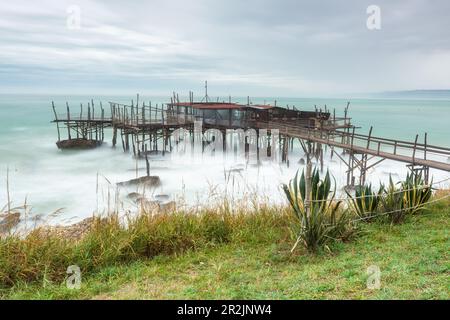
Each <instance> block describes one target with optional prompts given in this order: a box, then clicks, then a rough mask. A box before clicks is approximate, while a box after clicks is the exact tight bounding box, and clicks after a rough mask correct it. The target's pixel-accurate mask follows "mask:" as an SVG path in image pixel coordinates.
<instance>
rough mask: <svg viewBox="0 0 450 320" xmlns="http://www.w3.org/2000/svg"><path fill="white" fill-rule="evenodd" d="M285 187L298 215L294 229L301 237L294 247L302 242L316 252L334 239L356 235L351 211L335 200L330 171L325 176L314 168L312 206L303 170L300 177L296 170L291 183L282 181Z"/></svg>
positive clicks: (343, 238)
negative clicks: (344, 209) (287, 183)
mask: <svg viewBox="0 0 450 320" xmlns="http://www.w3.org/2000/svg"><path fill="white" fill-rule="evenodd" d="M283 190H284V192H285V194H286V197H287V199H288V201H289V203H290V205H291V207H292V209H293V212H294V214H295V217H296V218H297V219H296V223H295V224H294V226H293V229H294V232H295V233H296V234H297V236H298V238H297V242H296V243H295V245H294V247H293V248H292V250H294V249H295V247H296V246H297V244H298V243H302V244H303V245H304V246H305V247H306V249H307V250H309V251H311V252H315V251H317V250H318V249H319V248H321V247H327V245H328V243H330V242H332V241H336V240H345V239H348V238H349V237H351V236H352V235H353V233H354V232H353V228H352V226H351V222H350V220H349V219H348V215H347V213H346V212H345V211H343V210H341V209H340V207H341V201H337V202H335V201H334V198H335V194H336V188H335V189H334V190H333V191H332V190H331V179H330V174H329V172H328V171H327V173H326V175H325V178H324V179H323V180H321V179H320V174H319V171H318V170H317V169H314V171H313V172H312V177H311V190H310V191H309V192H310V199H311V203H310V206H309V210H307V209H306V206H305V201H306V196H307V195H306V178H305V173H304V171H303V172H302V174H301V176H300V178H299V176H298V171H297V173H296V175H295V177H294V179H292V180H291V181H290V182H289V185H286V184H284V185H283Z"/></svg>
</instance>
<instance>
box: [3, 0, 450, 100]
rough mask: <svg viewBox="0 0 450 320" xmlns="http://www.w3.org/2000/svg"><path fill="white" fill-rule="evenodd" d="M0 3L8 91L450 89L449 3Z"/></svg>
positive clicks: (297, 92)
mask: <svg viewBox="0 0 450 320" xmlns="http://www.w3.org/2000/svg"><path fill="white" fill-rule="evenodd" d="M0 1H1V2H2V3H1V6H0V93H33V94H35V93H72V94H91V93H92V94H128V93H137V92H139V93H142V94H156V95H158V94H161V95H167V94H170V93H171V92H172V91H177V92H182V93H187V92H188V91H189V90H193V91H194V92H196V93H198V94H200V92H203V85H204V81H205V80H208V82H209V90H210V92H213V93H214V94H216V95H219V94H221V95H227V96H228V95H229V94H231V95H236V96H246V95H252V96H294V97H301V96H320V95H322V96H330V95H341V94H346V93H365V92H380V91H397V90H417V89H428V90H431V89H442V90H443V89H450V19H449V18H448V17H449V15H450V1H448V0H442V1H440V0H435V1H428V0H407V1H406V0H396V1H393V0H386V1H385V0H383V1H381V0H371V1H366V0H330V1H320V0H317V1H299V0H293V1H288V0H286V1H283V0H277V1H269V0H257V1H256V0H247V1H244V0H223V1H222V0H198V1H197V0H192V1H182V0H179V1H178V0H177V1H172V0H157V1H155V0H148V1H137V0H136V1H133V0H129V1H123V0H120V1H119V0H91V1H87V0H70V1H65V0H58V1H56V0H54V1H49V0H40V1H22V0H15V1H6V0H0ZM370 5H376V6H377V7H378V8H379V16H374V14H375V13H374V12H373V11H369V13H368V11H367V9H368V7H369V6H370ZM374 17H375V18H376V23H377V28H375V29H374V28H373V25H374V24H373V21H374V20H373V18H374ZM378 17H379V19H378ZM368 19H369V20H370V21H372V24H371V26H372V27H370V28H369V27H368V24H367V21H368Z"/></svg>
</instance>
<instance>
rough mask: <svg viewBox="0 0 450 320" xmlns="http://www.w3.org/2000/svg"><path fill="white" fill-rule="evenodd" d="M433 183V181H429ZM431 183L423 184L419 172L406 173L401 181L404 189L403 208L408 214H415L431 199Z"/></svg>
mask: <svg viewBox="0 0 450 320" xmlns="http://www.w3.org/2000/svg"><path fill="white" fill-rule="evenodd" d="M431 184H433V183H431ZM431 184H430V185H427V184H425V181H424V180H423V179H422V175H421V174H415V173H413V172H412V173H411V174H407V175H406V180H405V181H404V182H402V188H403V190H404V197H403V199H404V201H405V208H406V209H405V210H406V211H407V213H408V214H415V213H417V212H420V211H421V210H422V209H423V206H424V205H425V204H426V203H427V202H428V201H429V200H430V199H431V196H432V188H431Z"/></svg>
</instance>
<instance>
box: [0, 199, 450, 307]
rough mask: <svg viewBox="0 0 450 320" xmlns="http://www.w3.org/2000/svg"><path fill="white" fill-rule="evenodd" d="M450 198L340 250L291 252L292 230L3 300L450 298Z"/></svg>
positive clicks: (369, 228)
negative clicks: (374, 278)
mask: <svg viewBox="0 0 450 320" xmlns="http://www.w3.org/2000/svg"><path fill="white" fill-rule="evenodd" d="M449 214H450V207H449V206H448V203H445V204H440V205H437V206H434V207H433V209H432V210H430V211H429V212H426V213H425V214H423V215H421V216H414V217H411V218H409V219H408V220H407V221H406V222H405V223H404V224H402V225H396V226H391V225H389V224H386V223H373V224H370V225H365V226H364V231H365V234H364V235H363V236H362V237H360V238H358V239H357V240H356V241H354V242H352V243H347V244H340V245H338V246H336V247H334V248H333V253H322V254H320V255H319V256H313V255H310V254H307V253H305V252H302V251H301V250H298V251H297V252H296V253H295V254H294V255H292V254H290V252H289V251H290V246H291V245H292V243H291V241H286V235H285V230H279V231H280V232H278V233H276V232H275V233H274V235H273V236H272V237H264V239H263V240H261V241H258V237H255V239H253V240H250V241H248V242H246V241H237V242H233V241H232V242H230V243H227V244H223V245H219V246H216V247H213V248H209V249H202V250H200V251H197V252H188V253H184V254H181V255H178V256H158V257H156V258H154V259H152V260H144V261H137V262H134V263H132V264H128V265H117V266H113V267H107V268H103V269H102V270H101V271H100V272H97V273H95V274H94V275H92V276H90V277H87V278H83V284H82V288H81V289H80V290H69V289H66V288H65V285H64V284H62V285H55V284H51V283H45V282H43V283H42V284H39V285H37V284H34V285H31V286H26V285H20V284H19V285H17V286H16V287H14V288H12V289H7V290H6V291H3V293H1V294H2V295H3V298H9V299H16V298H26V299H30V298H32V299H35V298H37V299H55V298H64V299H65V298H82V299H85V298H97V299H142V298H144V299H154V298H159V299H176V298H187V299H196V298H199V299H204V298H211V299H222V298H223V299H287V298H291V299H330V298H331V299H339V298H341V299H362V298H364V299H365V298H367V299H397V298H398V299H449V298H450V294H449V292H450V283H449V274H450V265H449V256H448V251H449V234H448V229H449V228H448V218H449ZM372 264H375V265H378V266H379V267H380V269H381V289H380V290H368V289H367V288H366V279H367V275H366V268H367V267H368V266H369V265H372Z"/></svg>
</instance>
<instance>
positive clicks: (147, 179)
mask: <svg viewBox="0 0 450 320" xmlns="http://www.w3.org/2000/svg"><path fill="white" fill-rule="evenodd" d="M117 185H118V186H119V187H129V186H136V185H140V186H144V187H150V188H156V187H159V186H160V185H161V179H160V178H159V177H158V176H144V177H140V178H136V179H131V180H128V181H124V182H119V183H117Z"/></svg>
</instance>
